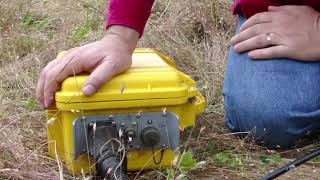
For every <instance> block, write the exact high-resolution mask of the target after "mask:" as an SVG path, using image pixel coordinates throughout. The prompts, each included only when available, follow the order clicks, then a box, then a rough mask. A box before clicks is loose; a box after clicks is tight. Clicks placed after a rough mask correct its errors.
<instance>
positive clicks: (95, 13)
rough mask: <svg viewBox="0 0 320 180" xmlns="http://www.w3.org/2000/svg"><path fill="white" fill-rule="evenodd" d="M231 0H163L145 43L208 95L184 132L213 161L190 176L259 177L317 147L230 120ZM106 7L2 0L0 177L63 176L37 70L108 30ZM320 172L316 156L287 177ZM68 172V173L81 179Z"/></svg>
mask: <svg viewBox="0 0 320 180" xmlns="http://www.w3.org/2000/svg"><path fill="white" fill-rule="evenodd" d="M230 5H231V1H226V0H215V1H212V0H199V1H184V0H175V1H173V0H161V1H157V2H156V4H155V6H154V10H153V13H152V16H151V18H150V21H149V25H148V27H147V30H146V32H145V35H144V37H143V38H142V40H141V42H140V45H139V46H143V47H153V48H156V49H159V50H161V51H163V52H164V53H165V54H167V55H169V56H170V57H172V58H173V59H174V60H176V61H177V64H178V66H179V68H180V69H182V70H184V71H185V72H187V73H188V74H189V75H191V76H192V77H193V78H194V79H196V80H197V82H198V84H199V88H200V89H201V91H202V93H203V94H204V95H205V96H206V98H207V100H208V107H207V112H206V113H205V114H204V115H201V116H200V117H199V121H198V124H197V126H196V127H195V128H194V129H189V130H186V131H185V132H183V136H184V142H188V143H185V144H182V147H187V148H189V149H192V150H193V151H194V154H195V156H196V157H197V159H198V160H199V161H200V160H201V161H202V160H203V161H206V162H207V163H206V165H205V166H204V167H203V168H201V169H197V170H194V171H192V172H191V173H189V178H190V179H257V178H259V177H261V176H262V175H263V174H265V173H267V172H268V170H270V169H273V168H276V167H279V166H280V165H283V164H285V163H286V162H288V161H289V160H290V159H292V158H294V157H296V156H297V155H301V154H303V152H306V151H310V150H311V149H312V148H313V145H309V146H307V147H305V148H303V149H295V150H291V151H285V152H274V151H268V150H266V149H265V148H263V147H259V146H257V145H255V144H254V143H252V142H250V141H249V140H240V139H238V138H237V137H235V136H234V135H232V134H231V133H230V132H229V131H228V130H227V129H226V127H225V126H224V124H223V99H222V96H221V89H222V85H223V75H224V68H225V64H226V59H227V55H228V48H229V39H230V37H231V36H232V35H233V33H234V26H235V19H234V18H233V17H232V15H231V14H230V12H229V10H230ZM105 7H106V2H105V1H103V2H101V1H98V0H89V1H74V0H67V1H62V0H52V1H45V0H42V1H41V0H39V1H35V0H26V1H20V0H1V1H0V12H1V14H0V77H1V78H0V136H1V139H0V179H8V178H11V179H59V168H58V165H57V162H56V160H55V159H51V158H49V157H48V156H47V153H46V152H47V147H46V146H47V145H46V119H45V115H44V112H43V110H42V109H41V108H40V107H39V106H38V105H37V104H36V103H35V99H34V96H35V95H34V92H35V85H36V82H37V76H38V74H39V72H40V71H41V69H42V68H43V67H44V65H45V64H46V63H47V62H48V61H50V60H52V59H53V58H54V57H55V55H56V54H57V52H59V51H61V50H65V49H68V48H70V47H73V46H79V45H82V44H86V43H88V42H92V41H94V40H96V39H99V38H100V37H101V36H102V35H103V29H102V27H103V26H102V22H103V20H104V15H103V14H104V11H105ZM30 16H32V20H31V21H30V22H29V20H28V17H30ZM85 17H87V19H88V20H87V21H90V22H91V23H92V24H93V25H92V28H91V29H90V32H89V34H88V35H87V36H85V37H80V38H79V37H76V36H75V35H74V34H75V32H76V30H77V29H79V28H81V27H85V25H86V23H87V22H86V21H85V19H86V18H85ZM39 24H42V25H39ZM43 24H44V25H43ZM39 26H40V27H39ZM100 27H101V28H100ZM188 137H190V138H188ZM266 159H267V160H266ZM319 171H320V168H319V161H318V162H317V161H313V162H310V163H308V164H306V165H304V166H302V167H301V168H298V169H297V170H296V171H295V172H292V173H289V174H287V175H286V176H284V177H283V179H313V178H314V179H316V178H317V177H318V176H319V175H318V174H319ZM63 172H64V178H66V179H75V178H79V179H81V177H74V176H72V175H70V174H68V173H67V172H65V171H63ZM150 178H156V179H163V176H162V175H161V173H159V172H156V171H154V172H147V173H144V174H142V175H140V176H139V179H150Z"/></svg>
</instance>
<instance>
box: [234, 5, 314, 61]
mask: <svg viewBox="0 0 320 180" xmlns="http://www.w3.org/2000/svg"><path fill="white" fill-rule="evenodd" d="M231 44H232V45H233V46H234V48H235V50H236V51H237V52H238V53H242V52H246V51H249V53H248V56H249V57H250V58H252V59H272V58H291V59H296V60H305V61H312V60H314V61H316V60H320V13H319V12H317V11H315V10H313V9H312V8H311V7H308V6H280V7H273V6H270V7H269V11H268V12H263V13H259V14H256V15H254V16H252V17H251V18H249V19H248V20H247V21H246V22H245V23H244V24H243V25H242V26H241V29H240V33H239V34H237V35H236V36H234V37H233V38H232V39H231Z"/></svg>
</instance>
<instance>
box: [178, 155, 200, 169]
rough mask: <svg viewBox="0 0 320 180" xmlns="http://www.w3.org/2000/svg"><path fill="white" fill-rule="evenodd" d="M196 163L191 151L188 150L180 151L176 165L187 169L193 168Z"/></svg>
mask: <svg viewBox="0 0 320 180" xmlns="http://www.w3.org/2000/svg"><path fill="white" fill-rule="evenodd" d="M196 164H197V160H196V159H194V158H193V153H192V151H190V150H189V151H187V152H183V153H182V155H181V158H180V163H179V165H178V167H179V168H181V169H182V170H185V171H187V170H190V169H192V168H194V167H195V166H196Z"/></svg>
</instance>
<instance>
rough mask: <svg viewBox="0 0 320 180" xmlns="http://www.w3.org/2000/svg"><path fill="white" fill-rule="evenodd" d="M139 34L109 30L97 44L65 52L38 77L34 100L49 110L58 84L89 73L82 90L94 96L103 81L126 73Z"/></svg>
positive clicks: (123, 30)
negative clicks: (71, 77)
mask: <svg viewBox="0 0 320 180" xmlns="http://www.w3.org/2000/svg"><path fill="white" fill-rule="evenodd" d="M138 40H139V33H138V32H136V31H135V30H133V29H131V28H128V27H125V26H118V25H115V26H111V27H110V28H108V30H107V32H106V35H105V36H104V38H103V39H101V40H100V41H97V42H94V43H91V44H87V45H84V46H82V47H76V48H73V49H70V50H68V51H67V52H66V53H65V54H64V55H63V56H62V57H58V58H57V59H55V60H53V61H51V62H49V63H48V64H47V66H46V67H45V68H44V69H43V71H42V72H41V74H40V76H39V80H38V84H37V92H36V95H37V99H38V100H39V102H40V104H41V105H42V106H43V107H45V108H49V107H50V106H51V105H52V104H53V103H54V100H55V92H56V91H57V90H58V89H59V88H60V83H61V82H62V81H63V80H64V79H66V78H67V77H69V76H72V75H74V74H78V73H82V72H91V75H90V76H89V78H88V80H87V81H86V82H85V84H84V86H83V87H82V91H83V92H84V94H85V95H87V96H91V95H93V94H94V93H95V92H96V91H97V90H98V89H99V88H100V87H101V86H102V85H103V84H104V83H105V82H106V81H108V80H110V79H111V78H112V77H113V76H115V75H117V74H119V73H121V72H123V71H126V70H127V69H128V68H129V67H130V66H131V62H132V59H131V58H132V53H133V51H134V49H135V47H136V45H137V42H138Z"/></svg>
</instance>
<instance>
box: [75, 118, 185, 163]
mask: <svg viewBox="0 0 320 180" xmlns="http://www.w3.org/2000/svg"><path fill="white" fill-rule="evenodd" d="M94 123H96V126H101V125H102V124H105V125H106V126H113V127H114V128H116V129H117V131H118V132H119V130H120V129H122V130H124V129H126V128H131V129H133V130H134V131H135V133H136V135H137V136H136V137H135V138H133V139H132V143H131V145H132V148H130V149H132V150H142V149H155V150H158V149H165V148H170V149H176V148H177V147H178V146H179V141H180V131H179V118H178V116H177V115H176V114H174V113H172V112H166V113H163V112H146V113H141V114H136V113H130V114H109V115H96V116H84V117H78V118H76V119H75V121H74V124H73V128H74V144H75V152H74V153H75V159H77V158H78V157H79V156H80V155H82V154H84V153H86V152H88V150H90V144H92V143H89V142H91V141H93V140H94V139H93V137H92V135H90V136H91V137H88V136H89V134H88V128H90V127H91V126H92V125H93V124H94ZM150 126H152V127H155V128H156V129H158V131H159V132H160V143H159V144H157V145H155V146H153V147H148V146H146V145H145V144H144V143H143V142H142V140H141V138H140V135H141V132H142V131H143V129H145V128H146V127H150Z"/></svg>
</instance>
